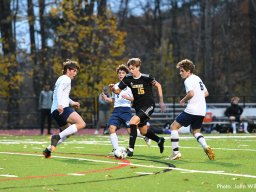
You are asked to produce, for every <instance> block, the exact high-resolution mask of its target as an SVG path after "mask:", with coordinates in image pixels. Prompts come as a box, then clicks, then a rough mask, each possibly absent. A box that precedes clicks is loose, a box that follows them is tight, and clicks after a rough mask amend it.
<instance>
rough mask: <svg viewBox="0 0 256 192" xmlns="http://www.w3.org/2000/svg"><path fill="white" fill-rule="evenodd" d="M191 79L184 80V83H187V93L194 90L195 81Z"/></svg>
mask: <svg viewBox="0 0 256 192" xmlns="http://www.w3.org/2000/svg"><path fill="white" fill-rule="evenodd" d="M189 80H190V79H186V80H185V81H184V85H185V89H186V93H188V92H189V91H191V90H193V89H194V88H193V82H192V81H189Z"/></svg>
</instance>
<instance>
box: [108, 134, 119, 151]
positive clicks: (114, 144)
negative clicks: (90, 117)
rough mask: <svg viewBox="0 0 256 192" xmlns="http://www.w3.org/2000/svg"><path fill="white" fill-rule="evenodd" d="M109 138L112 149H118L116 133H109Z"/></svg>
mask: <svg viewBox="0 0 256 192" xmlns="http://www.w3.org/2000/svg"><path fill="white" fill-rule="evenodd" d="M109 138H110V142H111V144H112V147H113V149H117V148H118V138H117V135H116V133H111V134H110V135H109Z"/></svg>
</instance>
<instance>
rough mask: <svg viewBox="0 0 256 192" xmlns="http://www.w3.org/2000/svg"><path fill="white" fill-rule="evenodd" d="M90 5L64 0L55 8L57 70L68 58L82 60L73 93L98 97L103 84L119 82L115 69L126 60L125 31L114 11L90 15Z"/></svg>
mask: <svg viewBox="0 0 256 192" xmlns="http://www.w3.org/2000/svg"><path fill="white" fill-rule="evenodd" d="M87 9H88V7H86V6H83V4H79V3H75V2H74V1H68V0H63V1H62V2H61V3H60V5H59V6H58V7H57V8H52V9H51V12H50V15H51V18H52V19H53V20H55V21H57V22H56V23H58V25H57V27H56V31H55V36H56V38H55V46H54V51H55V52H54V53H55V56H54V62H53V63H54V69H55V71H56V72H61V67H62V66H61V63H62V62H63V61H64V60H65V59H68V58H69V59H73V60H77V61H78V62H79V63H80V67H81V70H80V74H79V76H78V78H77V79H76V82H75V83H76V86H75V87H74V91H73V92H72V93H73V94H74V95H75V96H79V97H88V96H96V95H98V94H99V92H101V91H102V87H103V86H105V85H108V84H109V83H113V82H115V81H117V78H116V73H115V69H116V67H117V66H118V65H119V64H121V63H122V62H123V61H124V60H123V53H124V50H125V46H124V40H125V35H126V34H125V33H124V32H121V31H119V30H118V29H117V20H116V18H115V17H114V16H113V15H112V14H111V12H107V11H106V13H105V15H104V16H102V15H96V14H92V13H90V14H88V10H87Z"/></svg>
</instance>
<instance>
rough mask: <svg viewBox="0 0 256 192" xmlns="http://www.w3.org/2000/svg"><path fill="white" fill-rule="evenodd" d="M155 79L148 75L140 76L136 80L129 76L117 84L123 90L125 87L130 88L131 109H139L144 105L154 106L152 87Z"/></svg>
mask: <svg viewBox="0 0 256 192" xmlns="http://www.w3.org/2000/svg"><path fill="white" fill-rule="evenodd" d="M154 83H155V78H154V77H152V76H151V75H149V74H142V73H141V75H140V77H138V78H134V77H133V76H132V75H131V74H128V75H126V76H125V77H124V78H123V80H122V81H121V82H120V83H119V85H118V87H119V88H120V89H124V88H126V87H127V86H128V87H130V88H131V90H132V94H133V97H134V101H133V107H134V108H135V109H138V108H141V107H142V106H145V105H151V104H155V101H154V97H153V91H152V86H153V84H154Z"/></svg>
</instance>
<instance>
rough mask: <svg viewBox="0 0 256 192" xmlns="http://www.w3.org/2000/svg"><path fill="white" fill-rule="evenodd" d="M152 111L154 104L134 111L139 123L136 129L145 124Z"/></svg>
mask: <svg viewBox="0 0 256 192" xmlns="http://www.w3.org/2000/svg"><path fill="white" fill-rule="evenodd" d="M154 109H155V105H154V104H151V105H145V106H143V107H142V108H140V109H135V111H136V115H137V116H138V117H139V118H140V123H139V125H138V127H143V126H144V125H146V124H147V122H148V121H149V119H150V116H151V115H152V113H153V112H154Z"/></svg>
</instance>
